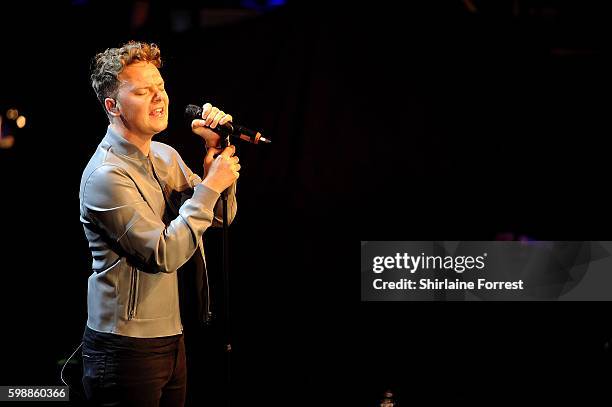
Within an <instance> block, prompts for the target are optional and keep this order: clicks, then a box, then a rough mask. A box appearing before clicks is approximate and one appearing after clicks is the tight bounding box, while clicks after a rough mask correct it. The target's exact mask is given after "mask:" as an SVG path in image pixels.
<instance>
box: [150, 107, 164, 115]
mask: <svg viewBox="0 0 612 407" xmlns="http://www.w3.org/2000/svg"><path fill="white" fill-rule="evenodd" d="M165 114H166V109H164V108H163V107H160V108H157V109H155V110H152V111H151V112H150V113H149V116H153V117H164V115H165Z"/></svg>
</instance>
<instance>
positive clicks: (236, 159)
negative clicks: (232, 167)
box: [232, 155, 240, 164]
mask: <svg viewBox="0 0 612 407" xmlns="http://www.w3.org/2000/svg"><path fill="white" fill-rule="evenodd" d="M232 158H233V159H234V162H235V163H236V164H238V161H240V159H239V158H238V156H237V155H235V156H233V157H232Z"/></svg>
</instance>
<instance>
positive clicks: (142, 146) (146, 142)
mask: <svg viewBox="0 0 612 407" xmlns="http://www.w3.org/2000/svg"><path fill="white" fill-rule="evenodd" d="M110 127H111V129H113V131H115V132H116V133H117V134H119V135H121V137H123V138H124V139H126V140H127V141H129V142H130V143H132V144H134V145H135V146H136V147H138V149H139V150H140V151H142V153H143V154H144V155H146V156H148V155H149V149H150V147H151V139H152V138H153V134H152V135H150V136H147V135H142V134H137V133H134V132H132V131H130V130H129V129H128V128H127V127H125V125H124V124H123V122H119V123H117V121H115V122H113V123H111V125H110Z"/></svg>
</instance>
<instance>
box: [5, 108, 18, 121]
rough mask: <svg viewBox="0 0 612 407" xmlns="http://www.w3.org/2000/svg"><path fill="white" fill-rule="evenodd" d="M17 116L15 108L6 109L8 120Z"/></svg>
mask: <svg viewBox="0 0 612 407" xmlns="http://www.w3.org/2000/svg"><path fill="white" fill-rule="evenodd" d="M17 116H19V112H18V111H17V109H9V110H7V111H6V118H7V119H10V120H15V119H16V118H17Z"/></svg>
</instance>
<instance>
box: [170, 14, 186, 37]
mask: <svg viewBox="0 0 612 407" xmlns="http://www.w3.org/2000/svg"><path fill="white" fill-rule="evenodd" d="M170 21H171V24H172V30H173V31H175V32H179V33H180V32H185V31H187V30H189V29H191V14H190V13H189V12H188V11H187V10H173V11H172V12H171V13H170Z"/></svg>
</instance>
